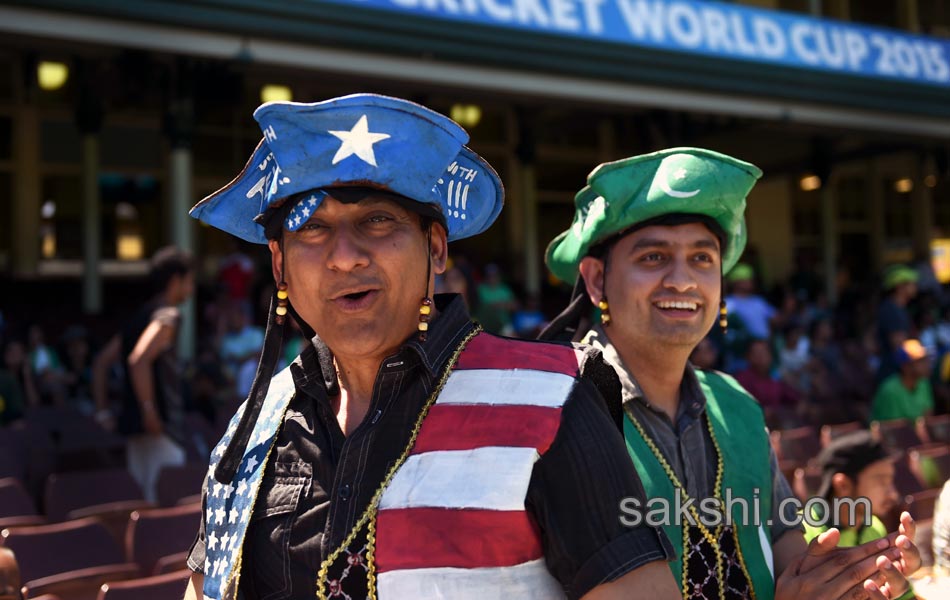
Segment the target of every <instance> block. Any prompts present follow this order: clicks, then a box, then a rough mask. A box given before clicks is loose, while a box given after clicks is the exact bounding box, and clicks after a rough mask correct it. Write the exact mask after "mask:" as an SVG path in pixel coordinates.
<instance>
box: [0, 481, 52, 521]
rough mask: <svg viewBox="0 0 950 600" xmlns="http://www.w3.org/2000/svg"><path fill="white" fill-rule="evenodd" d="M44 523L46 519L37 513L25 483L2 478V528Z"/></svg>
mask: <svg viewBox="0 0 950 600" xmlns="http://www.w3.org/2000/svg"><path fill="white" fill-rule="evenodd" d="M43 523H46V519H45V518H44V517H42V516H40V515H38V514H37V513H36V507H35V506H34V505H33V499H32V498H30V495H29V494H28V493H27V491H26V489H24V488H23V484H21V483H20V482H19V481H18V480H16V479H13V478H7V479H0V529H3V528H5V527H19V526H24V525H42V524H43Z"/></svg>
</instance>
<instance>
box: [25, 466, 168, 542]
mask: <svg viewBox="0 0 950 600" xmlns="http://www.w3.org/2000/svg"><path fill="white" fill-rule="evenodd" d="M44 497H45V499H46V501H45V505H46V516H47V518H48V519H49V520H50V521H51V522H56V521H65V520H67V519H81V518H83V517H99V518H100V519H101V520H102V521H103V523H104V524H105V525H106V527H108V528H109V531H110V532H112V534H113V536H114V537H115V539H116V541H117V542H118V543H119V544H122V541H123V540H124V536H125V530H126V526H127V525H128V522H129V515H131V514H132V511H135V510H139V509H143V508H152V507H153V506H154V505H153V504H152V503H150V502H147V501H145V500H144V499H143V497H142V490H141V489H140V488H139V485H138V484H137V483H136V482H135V480H134V479H132V476H131V475H130V474H129V473H128V471H126V470H125V469H118V468H114V469H98V470H93V471H73V472H70V473H56V474H54V475H50V477H49V479H47V481H46V493H45V495H44Z"/></svg>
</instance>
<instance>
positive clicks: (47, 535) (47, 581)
mask: <svg viewBox="0 0 950 600" xmlns="http://www.w3.org/2000/svg"><path fill="white" fill-rule="evenodd" d="M0 538H2V539H3V544H4V545H5V546H7V547H8V548H10V549H11V550H13V552H14V553H15V554H16V556H17V561H18V562H19V564H20V574H21V576H22V578H23V582H24V584H25V585H26V586H27V587H29V588H30V590H31V591H32V593H33V594H36V595H39V594H44V593H50V594H56V595H58V596H61V597H64V598H70V599H71V600H85V599H89V600H91V599H92V598H95V597H96V594H97V592H98V589H99V587H100V586H101V585H102V584H103V583H105V582H107V581H114V580H122V579H128V578H130V577H135V576H136V575H138V573H139V569H138V566H137V565H135V564H132V563H126V562H125V557H124V556H123V555H122V550H121V549H120V547H119V545H118V544H117V543H116V542H115V540H113V539H112V536H111V535H110V533H109V531H108V529H106V527H105V526H104V525H103V524H102V523H101V522H100V521H99V520H97V519H80V520H77V521H70V522H67V523H56V524H53V525H38V526H35V527H14V528H9V529H4V530H3V532H2V534H0Z"/></svg>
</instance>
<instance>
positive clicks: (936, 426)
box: [916, 414, 950, 444]
mask: <svg viewBox="0 0 950 600" xmlns="http://www.w3.org/2000/svg"><path fill="white" fill-rule="evenodd" d="M916 425H917V433H918V435H920V437H921V439H926V440H927V441H928V442H931V443H934V442H941V443H944V444H950V414H948V415H930V416H929V417H920V418H919V419H917V424H916Z"/></svg>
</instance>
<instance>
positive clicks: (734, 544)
mask: <svg viewBox="0 0 950 600" xmlns="http://www.w3.org/2000/svg"><path fill="white" fill-rule="evenodd" d="M760 176H761V171H760V170H759V169H758V168H756V167H755V166H753V165H751V164H748V163H745V162H742V161H739V160H736V159H734V158H731V157H729V156H725V155H722V154H718V153H716V152H711V151H708V150H702V149H696V148H676V149H671V150H665V151H661V152H656V153H653V154H648V155H645V156H637V157H633V158H628V159H624V160H620V161H616V162H612V163H606V164H602V165H600V166H598V167H597V168H596V169H594V171H593V172H592V173H591V174H590V176H589V177H588V180H587V182H588V185H587V187H585V188H584V189H582V190H581V191H580V192H579V193H578V194H577V196H576V198H575V204H576V208H577V210H576V214H575V217H574V222H573V224H572V226H571V228H570V229H568V230H567V231H565V232H564V233H562V234H561V235H559V236H558V237H557V238H555V239H554V241H553V242H552V243H551V244H550V246H549V247H548V251H547V255H546V260H547V264H548V267H549V268H550V269H551V271H552V272H553V273H554V274H555V275H556V276H558V277H559V278H561V279H562V280H565V281H573V280H575V279H577V276H578V275H580V276H581V278H580V279H578V281H577V285H576V287H575V293H574V299H573V301H572V302H571V305H570V306H569V307H568V309H566V310H565V311H564V312H563V313H562V314H561V315H560V316H559V317H557V318H556V319H555V320H554V321H553V322H552V324H551V326H550V327H549V329H548V330H547V331H545V332H544V333H542V337H544V338H553V337H556V336H557V335H558V334H559V333H563V332H566V331H570V330H571V329H572V327H573V329H574V336H575V338H576V339H584V340H585V341H586V342H587V343H590V344H592V345H593V346H595V347H597V348H599V349H601V350H602V352H603V353H604V357H605V358H606V359H607V361H608V362H610V363H611V365H612V366H613V367H614V369H615V370H616V372H617V373H618V375H619V376H620V379H621V384H622V389H621V390H620V391H619V392H617V393H613V394H611V393H610V391H609V390H607V391H608V394H607V395H608V396H609V400H608V402H609V403H611V404H612V409H613V407H617V405H620V406H619V407H617V408H616V410H614V412H615V414H616V418H618V420H621V421H622V427H623V431H624V437H625V439H626V443H627V450H628V452H629V453H630V456H631V457H632V459H633V462H634V464H636V466H637V471H638V472H639V474H640V477H641V479H642V480H643V483H644V485H645V487H646V491H647V498H648V499H649V500H648V506H655V505H654V504H652V503H653V502H654V501H656V500H665V501H667V502H666V503H667V505H669V504H672V505H674V506H684V507H686V506H688V508H685V509H683V510H677V512H676V514H675V515H673V517H674V518H665V519H664V524H663V527H664V529H665V531H666V533H667V536H668V537H669V538H670V540H671V541H672V542H673V546H674V547H675V548H677V559H676V560H675V561H673V562H672V563H671V568H672V569H673V574H674V577H675V578H676V579H677V581H678V583H679V585H680V589H681V592H682V594H683V596H684V598H720V599H723V600H724V599H726V598H750V597H755V598H759V599H763V598H772V597H776V598H797V597H800V596H803V597H808V598H816V597H820V598H840V597H849V598H855V599H857V598H866V597H871V598H883V597H884V596H883V594H882V593H881V591H880V589H879V588H878V586H879V585H883V584H884V582H885V579H884V575H883V574H882V573H880V572H879V570H878V567H877V566H876V564H875V560H876V559H877V558H878V556H881V555H883V556H886V557H887V558H888V559H889V560H895V561H896V560H898V559H899V558H900V557H901V551H900V550H899V549H898V548H897V547H896V545H895V546H892V547H891V548H887V545H886V544H885V545H884V547H883V548H882V547H880V546H873V545H865V546H860V547H857V548H854V549H850V550H836V549H835V544H836V543H837V533H838V532H837V531H835V532H834V533H829V534H826V535H824V536H822V537H821V538H820V540H819V541H817V542H815V543H813V544H812V545H811V546H810V547H809V546H807V545H806V543H805V540H804V537H803V534H802V530H801V527H800V526H799V525H797V524H795V523H797V518H796V515H795V514H794V513H795V506H794V504H793V503H792V502H786V500H789V499H791V498H792V492H791V490H790V489H789V486H788V483H787V481H786V480H785V478H784V476H783V475H782V473H781V471H779V470H778V468H777V461H776V458H775V455H774V453H773V452H772V451H771V448H770V444H769V439H768V435H767V431H766V428H765V422H764V419H763V415H762V410H761V408H760V407H759V405H758V403H757V402H756V401H755V399H754V398H752V397H751V396H750V395H749V394H748V393H747V392H746V391H745V390H743V389H742V387H741V386H739V384H738V383H736V382H735V380H734V379H732V378H731V377H728V376H726V375H723V374H720V373H716V372H713V371H701V370H697V369H694V368H693V367H692V366H690V365H689V364H688V357H689V355H690V353H691V352H692V350H693V349H694V348H695V347H696V345H697V344H698V343H699V342H700V341H701V340H702V339H703V337H704V336H705V335H706V334H707V333H708V332H709V330H710V328H711V327H712V325H713V323H714V322H715V321H716V319H717V317H719V319H720V324H721V325H722V326H723V327H724V326H725V320H726V307H725V305H724V303H722V301H721V298H722V276H723V274H724V273H727V272H728V271H729V269H730V268H732V267H733V266H734V265H735V264H736V262H737V261H738V258H739V256H740V255H741V254H742V250H743V248H744V247H745V243H746V228H745V221H744V217H743V212H744V210H745V198H746V195H747V194H748V192H749V190H750V189H751V188H752V186H753V184H754V183H755V181H756V180H757V179H758V178H759V177H760ZM592 305H596V306H597V307H598V308H599V309H600V322H599V323H597V324H594V325H590V323H589V322H587V321H586V319H585V315H586V314H588V313H589V312H590V309H591V308H592ZM618 396H619V397H618ZM621 412H622V414H621ZM730 498H731V499H736V498H741V499H744V500H746V504H747V505H754V506H750V508H749V509H748V512H746V513H745V514H744V513H743V509H742V508H741V506H740V505H739V504H738V503H733V504H731V505H730V504H728V500H729V499H730ZM708 500H713V503H712V504H710V503H707V501H708ZM700 502H702V504H700ZM717 502H718V506H720V507H722V506H723V504H725V505H726V507H725V508H722V509H720V510H719V511H718V512H724V513H727V515H728V516H731V517H732V519H731V520H730V519H729V518H728V517H727V518H725V519H719V521H720V522H718V523H716V522H715V519H714V518H710V517H714V516H715V515H713V514H712V513H715V512H717V511H715V510H713V511H711V512H706V510H705V509H704V511H703V515H700V514H699V512H698V511H699V508H700V507H701V506H713V507H715V506H716V505H717V504H716V503H717ZM627 508H630V505H627V506H626V507H625V506H622V507H621V512H622V513H624V515H625V516H632V515H633V513H635V511H632V510H631V511H629V513H628V511H627V510H626V509H627ZM634 508H636V507H634ZM752 515H760V518H755V517H754V516H752ZM906 519H907V520H908V522H907V524H906V527H907V529H908V531H906V533H907V535H905V536H903V537H902V538H900V542H899V543H903V542H905V541H906V542H909V543H910V548H909V549H907V550H905V551H904V552H907V553H908V554H909V557H908V559H907V560H908V565H909V566H910V567H914V568H916V566H918V565H919V558H915V557H916V556H917V555H916V554H915V553H916V547H914V546H913V540H912V538H913V533H914V532H913V523H912V521H911V520H910V516H909V515H906ZM635 521H636V519H635V518H631V519H630V522H635ZM891 542H892V543H894V541H893V539H891ZM831 553H836V556H835V559H834V560H829V558H830V556H829V555H830V554H831ZM915 560H916V563H914V561H915Z"/></svg>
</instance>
